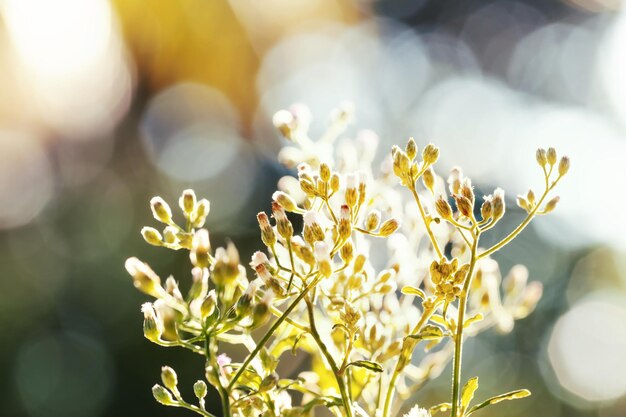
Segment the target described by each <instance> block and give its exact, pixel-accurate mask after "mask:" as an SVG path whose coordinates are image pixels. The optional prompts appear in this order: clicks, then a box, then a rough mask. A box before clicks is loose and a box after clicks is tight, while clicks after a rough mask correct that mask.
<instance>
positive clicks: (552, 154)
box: [546, 148, 556, 165]
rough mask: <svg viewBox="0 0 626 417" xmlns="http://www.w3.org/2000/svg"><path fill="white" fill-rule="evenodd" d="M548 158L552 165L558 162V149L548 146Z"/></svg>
mask: <svg viewBox="0 0 626 417" xmlns="http://www.w3.org/2000/svg"><path fill="white" fill-rule="evenodd" d="M546 158H547V160H548V163H549V164H550V165H554V164H556V149H554V148H548V152H547V154H546Z"/></svg>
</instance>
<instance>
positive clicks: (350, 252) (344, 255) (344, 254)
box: [339, 240, 354, 264]
mask: <svg viewBox="0 0 626 417" xmlns="http://www.w3.org/2000/svg"><path fill="white" fill-rule="evenodd" d="M339 256H340V257H341V259H342V260H343V262H344V263H346V264H348V263H350V261H351V260H352V258H354V246H353V245H352V242H350V241H349V240H348V241H347V242H346V243H345V244H344V245H343V246H342V247H341V249H340V250H339Z"/></svg>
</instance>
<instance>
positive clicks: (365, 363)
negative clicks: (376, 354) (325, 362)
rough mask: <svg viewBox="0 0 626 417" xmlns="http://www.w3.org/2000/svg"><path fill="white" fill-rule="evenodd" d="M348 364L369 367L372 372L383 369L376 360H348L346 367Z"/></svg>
mask: <svg viewBox="0 0 626 417" xmlns="http://www.w3.org/2000/svg"><path fill="white" fill-rule="evenodd" d="M348 366H358V367H359V368H365V369H369V370H370V371H372V372H382V371H383V367H382V366H380V365H379V364H377V363H376V362H372V361H354V362H350V363H349V364H348V365H347V366H346V367H348Z"/></svg>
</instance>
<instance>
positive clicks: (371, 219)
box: [365, 210, 380, 232]
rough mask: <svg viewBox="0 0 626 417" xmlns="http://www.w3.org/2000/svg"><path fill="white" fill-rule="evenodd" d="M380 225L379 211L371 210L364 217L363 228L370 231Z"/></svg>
mask: <svg viewBox="0 0 626 417" xmlns="http://www.w3.org/2000/svg"><path fill="white" fill-rule="evenodd" d="M379 225H380V211H378V210H372V211H370V212H369V214H368V215H367V217H366V218H365V230H367V231H368V232H371V231H372V230H374V229H376V228H377V227H378V226H379Z"/></svg>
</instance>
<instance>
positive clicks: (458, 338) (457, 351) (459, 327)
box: [450, 232, 480, 417]
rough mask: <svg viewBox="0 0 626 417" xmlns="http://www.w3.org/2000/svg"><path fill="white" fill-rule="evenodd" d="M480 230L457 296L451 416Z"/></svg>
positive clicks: (456, 399) (456, 398)
mask: <svg viewBox="0 0 626 417" xmlns="http://www.w3.org/2000/svg"><path fill="white" fill-rule="evenodd" d="M479 237H480V232H476V237H475V238H474V242H473V244H472V252H471V255H470V267H469V271H468V273H467V278H466V279H465V283H464V284H463V289H462V290H461V295H460V296H459V313H458V316H457V321H456V323H457V324H456V334H455V336H454V367H453V371H452V411H451V413H450V416H451V417H457V412H458V411H457V410H458V407H459V391H460V387H461V358H462V355H463V323H464V322H465V309H466V307H467V297H468V295H469V289H470V285H471V282H472V276H473V275H474V267H475V266H476V261H477V260H478V258H477V256H476V251H477V249H478V240H479Z"/></svg>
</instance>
